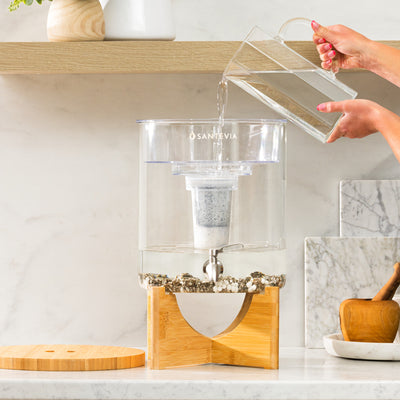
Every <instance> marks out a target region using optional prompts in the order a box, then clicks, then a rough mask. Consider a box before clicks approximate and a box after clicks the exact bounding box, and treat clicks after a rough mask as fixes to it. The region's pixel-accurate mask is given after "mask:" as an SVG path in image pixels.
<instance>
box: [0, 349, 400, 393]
mask: <svg viewBox="0 0 400 400" xmlns="http://www.w3.org/2000/svg"><path fill="white" fill-rule="evenodd" d="M0 399H42V400H45V399H63V400H69V399H82V400H85V399H119V400H124V399H143V400H147V399H149V400H150V399H151V400H156V399H166V400H169V399H171V400H185V399H186V400H189V399H193V400H197V399H199V400H200V399H210V400H211V399H212V400H218V399H232V400H234V399H275V400H279V399H287V400H290V399H294V400H295V399H308V400H341V399H343V400H350V399H364V400H368V399H384V400H390V399H400V362H390V361H388V362H383V361H356V360H346V359H341V358H336V357H333V356H330V355H328V354H327V353H326V352H325V350H309V349H303V348H285V349H281V352H280V369H279V370H274V371H272V370H264V369H257V368H243V367H230V366H221V365H203V366H198V367H190V368H177V369H171V370H163V371H152V370H150V369H147V368H145V367H141V368H135V369H126V370H119V371H99V372H96V371H94V372H32V371H13V370H0Z"/></svg>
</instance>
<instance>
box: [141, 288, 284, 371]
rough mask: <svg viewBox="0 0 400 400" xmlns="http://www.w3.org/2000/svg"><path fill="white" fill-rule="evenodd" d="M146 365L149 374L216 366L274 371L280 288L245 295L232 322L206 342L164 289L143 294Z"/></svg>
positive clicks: (277, 339) (276, 355)
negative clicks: (146, 294) (183, 367)
mask: <svg viewBox="0 0 400 400" xmlns="http://www.w3.org/2000/svg"><path fill="white" fill-rule="evenodd" d="M147 333H148V361H149V367H150V368H151V369H165V368H173V367H182V366H189V365H198V364H207V363H218V364H230V365H242V366H249V367H261V368H269V369H277V368H278V367H279V288H278V287H268V288H266V289H265V293H264V294H254V295H253V294H246V297H245V299H244V302H243V306H242V308H241V310H240V312H239V314H238V316H237V317H236V319H235V320H234V321H233V323H232V324H231V325H230V326H229V327H228V328H227V329H226V330H225V331H224V332H222V333H221V334H219V335H217V336H214V337H213V338H209V337H207V336H204V335H202V334H201V333H199V332H197V331H196V330H195V329H193V328H192V327H191V326H190V325H189V324H188V323H187V322H186V320H185V318H184V317H183V316H182V314H181V312H180V309H179V306H178V303H177V301H176V297H175V295H174V294H167V293H165V289H164V288H163V287H153V288H151V289H149V291H148V311H147Z"/></svg>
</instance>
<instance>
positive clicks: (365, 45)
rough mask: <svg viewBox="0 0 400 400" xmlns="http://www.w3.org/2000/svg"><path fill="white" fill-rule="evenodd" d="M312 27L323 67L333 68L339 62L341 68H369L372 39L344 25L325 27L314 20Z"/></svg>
mask: <svg viewBox="0 0 400 400" xmlns="http://www.w3.org/2000/svg"><path fill="white" fill-rule="evenodd" d="M311 27H312V28H313V30H314V36H313V40H314V43H315V44H316V45H317V50H318V53H319V55H320V58H321V61H322V63H321V66H322V68H324V69H331V68H332V65H333V64H334V63H335V62H337V63H338V65H337V66H338V67H339V68H344V69H350V68H367V69H368V67H369V65H368V64H369V53H370V51H369V48H370V47H371V44H372V41H371V40H369V39H367V38H366V37H365V36H363V35H361V34H360V33H358V32H356V31H353V30H352V29H350V28H347V27H346V26H343V25H332V26H327V27H325V26H322V25H319V24H318V23H317V22H315V21H312V23H311Z"/></svg>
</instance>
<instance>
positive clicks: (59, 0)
mask: <svg viewBox="0 0 400 400" xmlns="http://www.w3.org/2000/svg"><path fill="white" fill-rule="evenodd" d="M104 25H105V24H104V15H103V9H102V7H101V4H100V2H99V0H53V2H52V4H51V6H50V10H49V15H48V17H47V37H48V39H49V41H51V42H75V41H92V40H103V39H104V35H105V26H104Z"/></svg>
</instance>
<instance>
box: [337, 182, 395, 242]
mask: <svg viewBox="0 0 400 400" xmlns="http://www.w3.org/2000/svg"><path fill="white" fill-rule="evenodd" d="M340 236H342V237H345V236H359V237H360V236H362V237H380V236H385V237H387V236H390V237H400V180H343V181H341V182H340Z"/></svg>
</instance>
